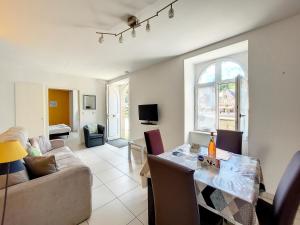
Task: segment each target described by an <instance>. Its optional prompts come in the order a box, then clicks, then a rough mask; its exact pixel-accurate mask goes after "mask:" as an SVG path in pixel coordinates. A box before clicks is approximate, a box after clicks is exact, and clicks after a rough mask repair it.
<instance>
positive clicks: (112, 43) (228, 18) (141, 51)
mask: <svg viewBox="0 0 300 225" xmlns="http://www.w3.org/2000/svg"><path fill="white" fill-rule="evenodd" d="M170 2H171V0H109V1H108V0H51V1H49V0H22V1H19V0H0V58H1V61H2V62H1V61H0V63H3V62H5V63H6V65H11V66H15V65H18V66H19V67H30V68H38V69H40V70H43V71H47V72H50V73H60V74H67V75H76V76H85V77H93V78H99V79H105V80H109V79H113V78H115V77H118V76H121V75H124V74H125V71H129V72H133V71H136V70H139V69H142V68H145V67H147V66H150V65H152V64H154V63H158V62H160V61H162V60H165V59H168V58H170V57H173V56H176V55H179V54H182V53H185V52H187V51H191V50H194V49H197V48H200V47H203V46H206V45H208V44H212V43H214V42H217V41H220V40H223V39H226V38H229V37H232V36H235V35H237V34H240V33H243V32H246V31H249V30H252V29H255V28H257V27H260V26H263V25H266V24H269V23H272V22H275V21H278V20H280V19H283V18H286V17H289V16H291V15H295V14H297V13H299V12H300V1H299V0H263V1H262V0H251V1H248V0H226V1H220V0H211V1H207V0H179V2H177V3H175V5H174V10H175V17H174V18H173V19H168V16H167V11H165V12H163V13H162V14H161V16H159V17H157V18H155V19H154V20H153V21H152V23H151V29H152V30H151V32H150V33H147V32H146V31H145V28H144V27H140V28H138V29H137V37H136V38H135V39H133V38H131V36H130V33H128V34H125V36H124V43H123V44H119V43H118V41H117V39H116V38H114V37H105V41H104V43H103V44H101V45H100V44H99V43H98V42H97V39H98V37H99V36H97V35H96V31H106V32H118V31H120V30H122V29H124V28H126V26H127V25H126V23H125V21H126V17H127V15H130V14H133V15H136V16H138V18H140V19H141V20H142V19H143V18H146V17H148V16H151V15H152V14H154V13H155V12H156V11H157V10H159V9H160V8H161V7H163V6H165V5H167V4H168V3H170ZM47 74H49V73H47Z"/></svg>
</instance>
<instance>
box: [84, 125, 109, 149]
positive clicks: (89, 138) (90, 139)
mask: <svg viewBox="0 0 300 225" xmlns="http://www.w3.org/2000/svg"><path fill="white" fill-rule="evenodd" d="M83 132H84V141H85V146H86V147H87V148H91V147H95V146H99V145H104V144H105V127H104V126H102V125H99V124H98V125H97V132H94V133H93V132H90V129H89V126H87V125H86V126H84V127H83Z"/></svg>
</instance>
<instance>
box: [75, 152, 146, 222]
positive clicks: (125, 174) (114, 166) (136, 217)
mask: <svg viewBox="0 0 300 225" xmlns="http://www.w3.org/2000/svg"><path fill="white" fill-rule="evenodd" d="M90 151H91V152H92V153H93V155H94V156H96V157H97V158H99V159H100V160H103V161H105V162H106V163H108V164H109V165H110V166H112V167H113V168H114V169H116V170H118V171H119V172H121V173H122V174H123V175H122V176H126V177H127V178H129V179H130V180H131V181H133V182H134V183H136V184H137V186H135V187H134V188H132V189H130V190H128V191H126V192H124V193H122V194H121V195H120V196H116V195H115V194H114V193H113V192H112V190H111V189H110V188H109V187H108V186H107V185H106V183H105V182H103V180H101V178H99V177H98V176H97V175H96V174H94V173H92V175H94V176H96V177H97V178H98V179H99V180H100V181H101V182H102V184H101V185H100V186H98V187H97V188H100V187H101V186H105V187H106V188H107V189H108V190H109V191H110V192H111V193H112V194H113V195H114V197H115V198H114V199H112V200H111V201H109V202H107V203H105V204H104V205H102V206H100V207H97V208H95V209H93V210H92V213H93V211H95V210H98V209H101V208H103V207H104V206H106V205H108V204H110V203H111V202H113V201H115V200H116V199H117V200H118V201H119V202H120V203H121V205H122V206H123V207H124V208H125V209H127V210H128V211H129V213H130V214H131V215H132V216H133V217H134V218H133V219H132V220H131V221H129V223H127V225H128V224H130V223H131V222H132V221H134V220H135V219H137V220H138V221H139V222H140V223H142V224H144V223H143V222H142V221H141V220H140V219H139V218H138V216H140V215H142V214H143V213H144V212H145V211H146V210H147V209H146V210H144V211H142V212H141V213H140V214H139V215H137V216H136V215H135V214H134V213H133V212H132V211H131V210H130V209H129V208H128V207H127V206H126V205H125V204H124V203H123V202H122V200H121V199H120V198H119V197H122V196H123V195H126V194H128V193H129V192H131V191H133V190H135V189H137V188H138V187H140V186H141V185H140V183H139V182H137V181H136V180H134V179H133V178H132V177H130V176H129V175H128V174H127V173H124V172H123V171H122V170H120V169H119V168H118V167H116V165H113V164H112V163H111V162H110V161H108V160H107V159H105V158H102V157H101V156H99V155H98V154H97V153H95V152H94V151H93V150H90ZM109 151H110V152H113V153H114V154H116V155H118V156H120V157H121V158H124V159H125V157H123V156H121V155H120V154H118V153H116V152H114V151H112V150H109ZM78 157H79V156H78ZM79 158H80V157H79ZM127 162H128V161H127ZM129 163H130V162H128V164H129ZM86 164H88V163H86ZM95 164H96V163H95ZM120 164H122V163H120ZM124 164H125V163H124ZM87 166H89V165H87ZM106 170H109V169H105V170H103V172H105V171H106ZM122 176H120V177H122ZM120 177H117V178H115V179H113V180H111V181H109V182H113V181H115V180H117V179H119V178H120ZM97 188H95V189H97ZM86 222H87V224H89V221H88V220H86Z"/></svg>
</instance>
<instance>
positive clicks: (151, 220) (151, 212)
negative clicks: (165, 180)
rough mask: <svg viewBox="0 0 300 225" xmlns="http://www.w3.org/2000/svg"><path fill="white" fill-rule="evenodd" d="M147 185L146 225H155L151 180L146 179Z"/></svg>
mask: <svg viewBox="0 0 300 225" xmlns="http://www.w3.org/2000/svg"><path fill="white" fill-rule="evenodd" d="M147 183H148V225H155V208H154V196H153V190H152V182H151V179H150V178H148V179H147Z"/></svg>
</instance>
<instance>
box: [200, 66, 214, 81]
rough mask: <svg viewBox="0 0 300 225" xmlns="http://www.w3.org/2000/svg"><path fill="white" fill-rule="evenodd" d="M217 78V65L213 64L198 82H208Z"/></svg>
mask: <svg viewBox="0 0 300 225" xmlns="http://www.w3.org/2000/svg"><path fill="white" fill-rule="evenodd" d="M215 79H216V65H215V64H212V65H210V66H209V67H207V68H206V69H205V70H204V72H203V73H202V74H201V75H200V77H199V80H198V83H199V84H206V83H211V82H214V81H215Z"/></svg>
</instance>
